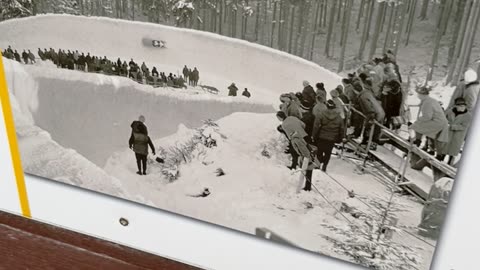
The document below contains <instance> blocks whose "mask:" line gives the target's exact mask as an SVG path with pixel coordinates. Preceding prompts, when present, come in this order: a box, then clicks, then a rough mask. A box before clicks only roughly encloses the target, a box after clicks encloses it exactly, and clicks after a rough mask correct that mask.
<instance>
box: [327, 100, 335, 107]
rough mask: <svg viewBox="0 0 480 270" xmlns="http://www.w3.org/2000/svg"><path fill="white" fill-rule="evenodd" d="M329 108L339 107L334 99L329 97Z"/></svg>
mask: <svg viewBox="0 0 480 270" xmlns="http://www.w3.org/2000/svg"><path fill="white" fill-rule="evenodd" d="M327 108H329V109H335V108H337V105H335V102H333V100H331V99H329V100H328V101H327Z"/></svg>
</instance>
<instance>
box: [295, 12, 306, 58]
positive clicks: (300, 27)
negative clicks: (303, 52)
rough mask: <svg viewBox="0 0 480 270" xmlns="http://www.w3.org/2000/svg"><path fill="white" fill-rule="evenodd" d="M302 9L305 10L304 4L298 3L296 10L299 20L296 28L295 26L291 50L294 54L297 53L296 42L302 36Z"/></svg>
mask: <svg viewBox="0 0 480 270" xmlns="http://www.w3.org/2000/svg"><path fill="white" fill-rule="evenodd" d="M304 11H305V4H304V3H302V4H301V5H300V8H299V10H298V14H299V15H298V17H299V18H300V20H299V22H298V28H297V32H296V36H295V43H294V50H293V54H295V55H298V42H299V40H300V38H301V36H302V28H303V22H304V16H303V14H304Z"/></svg>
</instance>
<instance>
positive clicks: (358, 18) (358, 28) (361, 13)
mask: <svg viewBox="0 0 480 270" xmlns="http://www.w3.org/2000/svg"><path fill="white" fill-rule="evenodd" d="M365 2H366V0H362V1H361V2H360V10H359V11H358V17H357V28H355V30H357V31H358V30H360V19H361V18H362V17H363V10H364V9H365Z"/></svg>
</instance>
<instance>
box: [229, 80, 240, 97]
mask: <svg viewBox="0 0 480 270" xmlns="http://www.w3.org/2000/svg"><path fill="white" fill-rule="evenodd" d="M237 92H238V88H237V86H236V85H235V83H232V84H230V86H229V87H228V95H229V96H231V97H236V96H237Z"/></svg>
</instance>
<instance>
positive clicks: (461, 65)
mask: <svg viewBox="0 0 480 270" xmlns="http://www.w3.org/2000/svg"><path fill="white" fill-rule="evenodd" d="M479 7H480V2H479V1H476V0H474V1H473V6H472V11H471V13H470V16H469V18H468V23H467V27H466V29H465V36H464V39H463V42H462V49H461V51H460V56H459V58H458V59H459V61H460V62H459V65H458V68H457V72H456V75H455V77H454V83H455V84H458V82H459V81H460V78H461V75H462V73H463V71H464V69H465V66H466V62H467V59H466V57H467V55H468V50H469V45H470V44H471V38H472V37H473V33H472V30H473V29H474V28H475V27H474V23H475V22H476V16H478V9H479Z"/></svg>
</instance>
